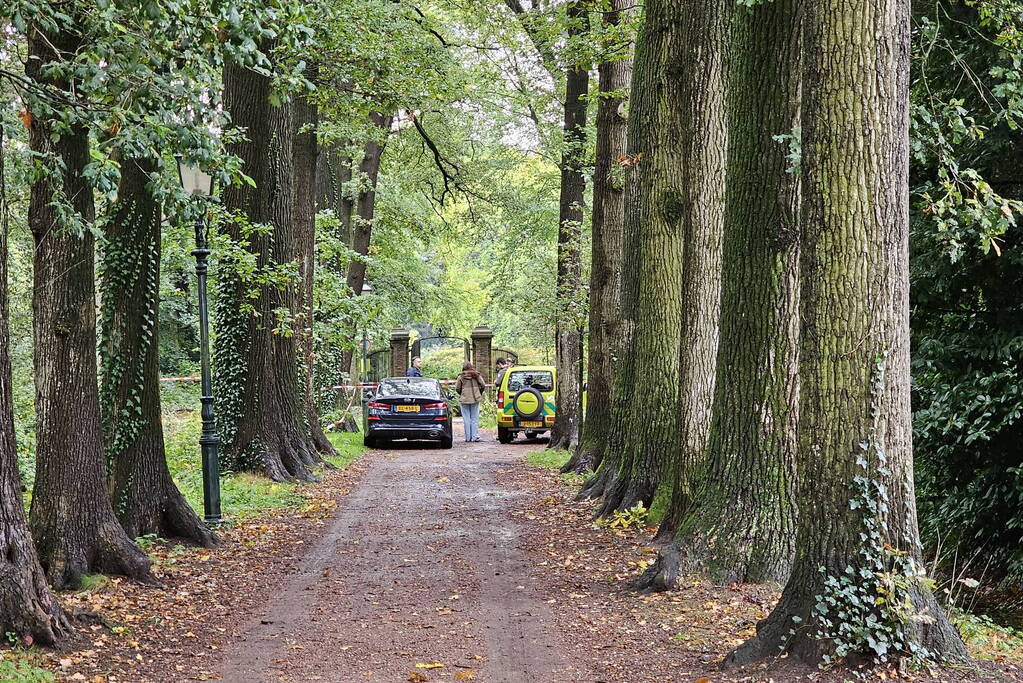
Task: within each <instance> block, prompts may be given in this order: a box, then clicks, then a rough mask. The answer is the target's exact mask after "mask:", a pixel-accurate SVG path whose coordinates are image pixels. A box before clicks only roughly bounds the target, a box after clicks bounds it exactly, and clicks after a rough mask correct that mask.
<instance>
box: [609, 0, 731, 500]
mask: <svg viewBox="0 0 1023 683" xmlns="http://www.w3.org/2000/svg"><path fill="white" fill-rule="evenodd" d="M728 7H729V6H728V3H727V2H725V0H720V1H717V2H714V3H710V4H706V3H696V2H692V3H681V4H678V3H666V2H654V3H650V4H648V5H647V17H646V24H645V26H644V35H645V36H646V37H647V40H648V41H649V42H648V44H647V45H646V46H645V49H644V59H645V60H646V64H644V65H643V66H642V67H641V68H642V69H643V70H644V72H645V74H646V75H644V80H645V82H646V83H648V85H647V88H648V89H650V90H651V91H652V92H651V95H650V96H651V97H652V98H654V101H655V104H653V105H652V107H651V110H652V113H651V115H650V122H649V124H648V125H647V126H645V129H646V133H645V134H646V135H647V136H648V138H649V139H648V141H647V142H646V144H645V150H644V156H643V159H642V164H643V173H642V180H641V189H640V193H641V199H640V204H641V208H640V211H641V216H640V228H639V229H640V235H639V240H640V246H639V252H638V259H637V261H636V269H637V272H636V274H635V277H636V278H637V279H638V280H639V287H640V289H639V296H638V299H637V303H636V308H637V313H636V316H637V318H636V328H635V333H634V340H633V348H632V350H631V352H630V355H631V356H632V357H633V359H634V360H633V362H634V363H635V369H634V370H633V372H634V373H635V374H634V377H635V379H636V383H635V385H634V386H633V387H631V388H630V392H631V394H632V395H633V396H634V397H635V398H634V400H632V401H630V403H631V404H632V413H631V417H630V419H629V430H628V431H629V434H630V437H629V438H630V440H629V443H628V446H627V447H626V448H627V451H628V453H629V456H628V457H629V458H630V459H631V463H630V464H631V467H630V469H629V470H628V471H625V470H623V476H619V477H618V478H616V480H615V481H614V484H613V486H611V487H609V488H607V489H606V491H605V494H604V499H603V502H602V506H601V511H600V513H601V514H602V515H607V514H610V513H611V512H613V511H615V510H622V509H626V508H630V507H632V506H633V505H635V504H637V503H642V504H643V505H645V506H647V507H649V506H650V504H651V503H652V501H653V499H654V496H655V494H656V493H657V492H658V489H659V487H662V486H663V487H668V486H669V485H670V484H672V483H674V485H675V488H676V490H677V489H678V488H679V482H678V481H675V482H672V481H671V480H670V478H668V477H667V475H668V474H669V471H670V466H671V464H672V463H673V462H674V461H676V460H677V459H678V457H679V456H678V454H679V444H680V435H681V443H682V452H683V453H685V452H686V450H687V446H689V444H691V443H692V444H695V443H698V442H699V441H700V438H701V432H700V429H701V427H702V437H703V439H704V440H705V439H706V436H705V435H706V432H707V429H706V427H705V426H702V424H701V419H702V420H706V419H707V418H708V417H709V414H708V410H709V403H710V395H709V388H710V387H712V386H713V369H714V358H713V356H714V353H715V351H716V348H717V313H718V293H717V287H718V286H719V283H720V248H721V224H722V222H723V213H724V196H723V193H724V159H725V144H726V142H725V141H726V131H725V125H724V106H723V104H724V103H723V101H722V100H723V85H724V83H723V78H724V74H723V67H722V54H723V47H724V43H725V40H726V37H727V33H726V27H727V25H728V22H727V17H728V14H729V12H728ZM637 60H638V56H637ZM637 68H640V67H638V66H637ZM680 337H681V341H680ZM708 375H709V376H708ZM687 460H695V457H690V458H687ZM675 469H676V471H679V472H682V471H684V470H683V468H682V467H681V466H679V465H677V464H676V465H675ZM676 479H679V477H676Z"/></svg>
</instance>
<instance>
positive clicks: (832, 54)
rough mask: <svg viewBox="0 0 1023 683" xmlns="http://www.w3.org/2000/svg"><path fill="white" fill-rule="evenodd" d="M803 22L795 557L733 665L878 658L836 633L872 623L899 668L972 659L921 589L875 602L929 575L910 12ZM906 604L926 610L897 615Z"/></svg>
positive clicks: (901, 1) (831, 8)
mask: <svg viewBox="0 0 1023 683" xmlns="http://www.w3.org/2000/svg"><path fill="white" fill-rule="evenodd" d="M803 26H804V39H803V45H804V48H803V58H804V60H805V67H804V72H803V73H804V77H803V100H804V107H803V113H802V130H803V143H802V149H803V156H802V172H803V185H802V193H803V207H802V219H801V221H800V226H801V234H800V237H801V239H800V271H801V272H800V278H801V280H800V282H801V286H800V290H801V291H800V299H801V301H800V307H801V319H802V329H801V340H800V372H799V381H800V401H799V428H798V432H799V458H800V460H799V463H798V464H799V468H800V472H802V473H804V474H803V476H802V478H801V480H800V482H799V504H800V514H799V523H798V529H799V531H798V539H797V545H796V558H795V562H794V565H793V571H792V575H791V577H790V578H789V581H788V583H787V585H786V586H785V589H784V591H783V593H782V596H781V599H780V600H779V602H778V604H777V606H776V607H775V609H774V611H773V612H772V613H771V614H770V616H768V617H767V618H766V619H765V620H764V621H762V622H761V623H760V624H759V625H758V627H757V635H756V637H754V638H753V639H751V640H749V641H747V642H746V643H745V644H744V645H742V646H741V647H740V648H739V649H738V650H737V651H736V652H734V653H733V654H732V655H731V656H730V658H729V661H730V662H732V663H744V662H748V661H751V660H755V659H758V658H763V657H775V656H777V655H778V654H779V653H782V652H788V653H789V654H790V655H791V656H794V657H796V658H799V659H803V660H806V661H809V662H813V663H816V662H819V661H820V660H821V658H822V657H823V656H825V655H828V656H831V655H835V654H841V653H842V650H843V649H844V650H846V651H847V652H846V654H847V655H848V656H850V657H852V658H854V659H858V658H869V659H872V658H874V657H875V656H876V655H877V652H876V650H875V651H872V647H871V642H870V641H869V640H868V639H866V638H860V639H857V638H854V637H851V636H846V637H844V638H843V637H841V636H837V637H836V636H835V635H834V629H835V628H836V625H841V624H843V623H845V622H847V621H852V622H854V623H853V625H854V626H856V627H862V626H863V625H864V624H865V623H866V621H867V619H866V615H868V614H869V615H871V616H873V617H874V618H875V619H877V620H878V621H880V622H881V623H882V624H883V625H884V626H886V627H889V628H891V629H893V630H895V631H896V632H897V634H898V635H897V637H896V638H893V639H889V640H888V641H887V643H886V644H887V646H888V648H889V649H890V651H891V652H890V656H891V657H895V656H900V655H901V654H902V653H904V652H906V651H907V650H910V649H912V648H914V647H924V648H926V649H927V650H928V651H929V652H930V653H931V655H933V656H935V657H937V658H943V659H948V660H965V659H966V657H967V655H966V650H965V647H964V646H963V643H962V640H961V639H960V637H959V635H958V633H957V632H956V630H955V629H954V628H953V627H952V626H951V625H950V624H949V622H948V620H947V619H946V617H945V615H944V614H943V612H942V610H941V608H940V607H939V606H938V604H937V602H936V601H935V599H934V596H933V595H932V594H931V593H930V591H929V590H928V589H927V587H926V586H925V585H924V584H923V583H922V582H921V581H920V580H919V579H916V578H913V577H907V578H905V579H904V585H903V587H902V588H896V589H895V591H894V594H892V592H890V591H889V592H886V593H885V594H884V598H885V600H884V601H882V602H878V601H877V598H878V597H881V595H882V594H881V592H880V591H881V586H880V585H879V582H880V580H881V577H883V576H884V575H885V574H886V573H890V575H895V576H898V575H901V576H903V577H906V576H907V573H909V574H911V573H914V572H916V571H917V569H916V568H917V567H920V566H921V565H920V543H919V536H918V531H917V523H916V509H915V501H914V491H913V451H912V430H911V419H910V379H909V341H910V340H909V272H908V261H909V258H908V254H909V249H908V233H909V218H908V211H909V199H908V194H909V180H908V176H909V149H908V141H909V131H908V120H909V119H908V100H909V93H908V81H909V40H910V31H909V1H908V0H880V1H874V0H870V1H868V0H850V1H848V2H844V3H808V4H806V5H805V17H804V24H803ZM847 567H848V568H850V570H849V571H847V569H846V568H847ZM889 588H890V587H889ZM822 596H824V598H825V599H822ZM828 597H830V598H831V600H834V603H832V602H831V601H830V600H828V599H826V598H828ZM904 600H909V601H911V603H912V605H913V609H912V610H910V612H916V614H906V613H902V614H899V613H897V612H896V610H895V609H894V607H893V606H895V605H901V604H904ZM818 605H821V606H822V607H818ZM841 611H846V612H847V613H849V614H851V615H852V616H849V617H843V616H842V615H841V614H840V612H841ZM829 621H830V622H831V623H830V625H829ZM792 631H794V633H793V634H791V635H790V632H792ZM821 634H823V637H822V635H821ZM870 635H871V637H872V638H875V639H876V637H877V636H878V635H879V633H878V630H875V631H872V632H871V633H870ZM842 646H844V647H842ZM840 647H842V649H840Z"/></svg>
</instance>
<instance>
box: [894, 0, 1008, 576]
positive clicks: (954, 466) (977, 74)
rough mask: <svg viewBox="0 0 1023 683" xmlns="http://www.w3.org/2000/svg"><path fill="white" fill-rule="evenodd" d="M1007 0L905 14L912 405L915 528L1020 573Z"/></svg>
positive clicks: (939, 5) (998, 569) (955, 0)
mask: <svg viewBox="0 0 1023 683" xmlns="http://www.w3.org/2000/svg"><path fill="white" fill-rule="evenodd" d="M1020 18H1021V12H1020V7H1019V5H1018V3H1007V2H1002V1H1001V0H969V1H959V0H941V1H940V2H936V3H931V4H929V5H927V6H924V5H922V4H921V5H919V6H918V7H916V12H915V14H914V38H915V39H914V61H913V70H914V74H913V83H914V87H913V91H912V98H911V113H912V128H911V134H912V135H911V149H912V169H911V175H912V182H913V183H914V185H915V187H914V194H913V206H914V212H913V214H912V223H911V231H912V232H911V238H910V244H911V278H912V288H911V296H912V309H911V310H912V318H911V327H912V332H913V407H914V411H915V412H914V445H915V459H916V479H917V496H918V503H919V517H920V525H921V530H922V532H923V535H924V538H925V540H926V541H927V542H928V543H929V544H930V545H931V546H937V545H938V544H941V545H943V546H944V547H945V548H948V549H953V550H956V551H958V554H959V555H960V556H963V557H971V556H974V555H975V554H977V553H983V554H984V555H985V556H986V557H989V558H991V560H992V565H991V568H992V570H993V571H994V573H995V574H996V575H999V576H1003V577H1006V578H1008V579H1009V580H1012V581H1019V580H1021V579H1023V552H1021V551H1020V548H1021V547H1023V546H1021V541H1023V517H1021V516H1020V512H1019V511H1020V510H1021V509H1023V507H1021V502H1023V475H1021V472H1023V469H1021V468H1023V452H1021V451H1020V449H1019V448H1018V444H1019V443H1020V442H1021V441H1023V419H1021V416H1023V393H1021V390H1020V380H1021V377H1020V370H1019V369H1020V367H1023V322H1021V321H1023V317H1021V315H1020V312H1021V309H1023V299H1021V298H1020V292H1021V291H1023V255H1021V254H1020V246H1021V245H1023V242H1021V234H1020V230H1019V226H1018V225H1017V222H1016V215H1017V214H1018V213H1019V212H1020V209H1021V207H1020V204H1019V201H1018V200H1020V199H1021V198H1023V194H1021V192H1020V186H1019V184H1018V173H1017V170H1018V164H1017V163H1016V160H1017V159H1018V158H1019V153H1020V150H1021V149H1023V136H1021V130H1020V127H1019V121H1020V114H1021V109H1020V97H1019V83H1020V79H1021V73H1023V72H1021V63H1023V62H1021V58H1023V51H1021V48H1023V44H1021V42H1020V34H1019V31H1018V26H1019V20H1020Z"/></svg>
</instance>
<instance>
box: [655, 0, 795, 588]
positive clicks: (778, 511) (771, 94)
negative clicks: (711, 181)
mask: <svg viewBox="0 0 1023 683" xmlns="http://www.w3.org/2000/svg"><path fill="white" fill-rule="evenodd" d="M796 3H797V0H775V1H774V2H773V3H768V4H763V5H760V6H758V7H756V8H753V9H748V10H747V9H740V10H736V16H735V19H734V21H733V25H732V32H731V51H730V54H731V57H730V64H729V79H728V90H727V92H728V94H727V98H728V119H729V120H728V123H729V146H730V147H729V154H728V189H727V209H726V214H725V239H724V259H723V262H724V276H723V278H722V283H723V288H722V304H721V340H720V347H719V349H718V362H717V373H718V375H717V380H716V382H715V387H716V388H715V395H714V402H713V417H712V420H711V430H710V442H709V448H708V456H707V462H706V464H705V466H704V467H703V468H700V469H698V470H697V474H696V476H695V477H694V480H695V481H696V490H697V492H698V493H697V495H695V496H693V497H692V499H691V500H690V501H689V505H688V508H687V510H686V513H685V516H684V517H683V519H682V523H681V524H680V526H679V530H678V532H677V533H676V534H675V537H674V539H673V541H672V543H671V544H670V545H669V546H668V547H666V548H665V549H663V550H662V551H661V554H660V556H659V558H658V561H657V563H656V564H655V565H654V567H652V568H651V569H650V570H649V571H648V572H647V575H646V576H645V577H644V578H643V580H642V583H643V585H647V586H651V587H654V588H658V589H670V588H675V587H676V582H677V580H678V577H679V575H680V573H688V572H694V571H703V572H706V573H707V574H708V575H709V576H710V577H711V578H712V579H713V580H716V581H720V582H724V583H730V582H742V583H747V582H757V583H759V582H766V581H777V582H782V581H784V580H785V579H786V578H788V573H789V568H790V566H791V561H792V556H793V553H794V542H795V538H794V536H795V531H794V527H795V500H794V491H793V487H794V483H795V456H796V415H797V411H798V398H799V394H798V372H799V368H798V342H799V317H798V313H799V312H798V308H797V306H798V299H799V296H798V295H799V292H798V268H799V264H798V258H799V251H798V235H799V233H798V230H799V226H798V215H799V180H798V177H797V176H796V175H795V173H794V172H792V171H787V170H786V169H787V168H788V167H789V166H790V163H789V161H788V158H787V155H788V152H789V147H788V144H781V143H779V142H778V141H777V140H776V139H775V136H777V135H788V134H791V133H792V131H794V130H796V129H798V127H799V82H800V73H799V37H800V34H799V12H798V9H797V4H796Z"/></svg>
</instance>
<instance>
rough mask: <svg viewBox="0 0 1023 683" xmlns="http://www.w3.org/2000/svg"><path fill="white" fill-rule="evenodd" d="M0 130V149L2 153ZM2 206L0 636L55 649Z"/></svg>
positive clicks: (61, 631) (2, 181) (63, 627)
mask: <svg viewBox="0 0 1023 683" xmlns="http://www.w3.org/2000/svg"><path fill="white" fill-rule="evenodd" d="M3 144H4V140H3V130H0V149H2V148H3ZM5 170H6V169H5V168H4V161H3V159H0V198H6V196H7V187H6V176H5ZM7 219H8V215H7V202H6V201H2V202H0V632H3V633H13V634H14V636H15V637H16V638H17V639H18V640H19V641H21V642H25V639H26V638H28V637H31V639H32V640H33V641H35V642H36V643H37V644H39V645H56V644H59V643H60V642H61V641H62V640H63V639H64V638H65V637H66V636H68V635H70V633H71V624H70V623H69V622H68V619H67V617H66V616H65V614H64V610H63V609H61V606H60V603H58V602H57V599H56V597H55V596H54V594H53V593H51V592H50V589H49V587H48V586H47V585H46V576H45V574H44V573H43V568H42V566H40V564H39V556H38V555H37V554H36V549H35V545H34V544H33V543H32V535H31V533H29V529H28V521H27V520H26V519H25V508H24V503H23V500H22V497H21V477H20V476H19V473H18V448H17V444H16V443H15V438H14V398H13V393H12V389H11V357H10V330H9V327H8V323H7V321H8V319H9V318H8V312H9V309H8V302H7V227H8V220H7Z"/></svg>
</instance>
